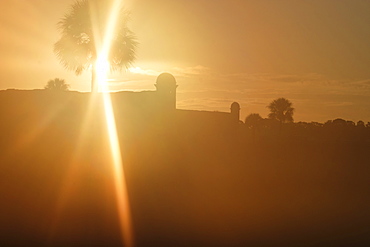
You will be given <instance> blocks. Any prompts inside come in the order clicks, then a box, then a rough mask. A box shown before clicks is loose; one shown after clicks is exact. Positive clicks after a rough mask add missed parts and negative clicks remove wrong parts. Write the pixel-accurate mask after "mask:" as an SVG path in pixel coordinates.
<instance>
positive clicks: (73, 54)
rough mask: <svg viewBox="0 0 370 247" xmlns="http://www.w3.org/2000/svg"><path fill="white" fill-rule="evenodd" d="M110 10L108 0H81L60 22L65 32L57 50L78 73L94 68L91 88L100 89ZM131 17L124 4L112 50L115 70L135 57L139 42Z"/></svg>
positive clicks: (125, 66)
mask: <svg viewBox="0 0 370 247" xmlns="http://www.w3.org/2000/svg"><path fill="white" fill-rule="evenodd" d="M108 2H109V1H108ZM110 14H111V13H110V12H109V6H108V5H107V1H102V0H78V1H76V2H75V3H74V4H72V6H71V9H70V11H69V12H68V13H67V14H65V15H64V17H63V18H62V19H61V20H60V21H59V23H58V27H59V29H60V32H61V35H62V36H61V38H60V39H59V41H57V42H56V43H55V44H54V52H55V54H56V55H57V57H58V59H59V61H60V62H61V64H62V65H63V66H64V67H65V68H66V69H69V70H72V71H74V72H75V73H76V75H80V74H81V73H82V72H83V71H84V70H87V69H89V68H91V71H92V76H91V91H96V90H97V85H96V70H97V69H98V68H97V58H98V53H99V50H100V49H101V45H102V41H103V36H104V34H105V31H106V29H107V28H106V23H107V20H108V17H109V15H110ZM128 20H129V14H128V12H127V11H125V10H124V9H123V8H121V9H120V12H119V15H118V18H117V25H116V29H115V30H114V35H113V37H112V40H111V49H110V53H109V54H108V62H109V65H110V69H111V71H116V70H122V68H127V67H128V66H130V65H131V63H132V62H133V61H134V60H135V50H136V47H137V44H138V42H137V40H136V36H135V35H134V33H133V32H132V31H131V30H130V29H129V28H128V26H127V23H128Z"/></svg>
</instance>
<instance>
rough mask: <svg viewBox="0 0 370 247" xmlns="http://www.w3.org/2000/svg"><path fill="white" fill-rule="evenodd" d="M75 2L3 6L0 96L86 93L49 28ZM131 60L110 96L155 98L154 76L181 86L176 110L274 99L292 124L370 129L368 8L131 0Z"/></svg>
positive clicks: (315, 0)
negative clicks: (61, 85) (54, 85)
mask: <svg viewBox="0 0 370 247" xmlns="http://www.w3.org/2000/svg"><path fill="white" fill-rule="evenodd" d="M73 2H74V1H73V0H53V1H50V0H32V1H30V0H1V2H0V8H1V10H2V14H1V15H0V34H1V39H0V55H1V60H0V89H7V88H19V89H32V88H43V86H44V85H45V84H46V82H47V81H48V80H49V79H53V78H55V77H59V78H63V79H66V81H67V83H69V84H70V85H71V89H72V90H79V91H88V90H89V89H90V75H89V73H88V72H85V73H84V74H83V75H81V76H78V77H77V76H75V75H74V73H73V72H71V71H66V70H64V69H63V67H62V66H61V65H60V64H59V63H58V61H57V59H56V57H55V55H54V54H53V44H54V43H55V42H56V41H57V40H58V38H59V34H58V31H57V29H56V23H57V22H58V20H59V19H60V18H61V17H62V16H63V14H64V13H66V11H67V10H68V7H69V6H70V5H71V3H73ZM126 4H127V7H128V8H129V9H130V10H131V12H132V22H131V24H130V26H131V28H132V30H133V31H134V32H135V33H136V35H137V36H138V40H139V42H140V46H139V47H138V58H137V61H136V63H135V65H134V66H135V67H137V68H136V69H134V70H132V72H126V73H122V74H115V75H112V76H111V79H112V81H115V82H114V83H113V82H112V89H114V90H154V86H153V84H154V82H155V77H156V75H158V74H159V73H160V72H163V71H168V72H171V73H173V74H174V75H175V76H176V78H177V80H178V84H179V87H178V108H186V109H203V110H212V111H213V110H218V111H228V110H229V106H230V104H231V103H232V102H233V101H238V102H239V103H240V104H241V107H242V118H243V119H244V117H245V116H246V115H248V114H249V113H252V112H257V113H260V114H261V115H262V116H263V117H266V116H267V113H268V110H267V108H266V105H268V103H269V102H270V101H271V100H273V99H275V98H278V97H286V98H288V99H290V100H291V101H292V102H293V104H294V107H295V108H296V113H295V121H319V122H324V121H326V120H328V119H334V118H338V117H341V118H344V119H348V120H353V121H358V120H364V121H370V69H369V67H370V45H369V44H370V28H369V24H370V15H369V13H370V1H363V0H341V1H337V0H311V1H296V0H279V1H275V0H259V1H257V0H251V1H248V0H228V1H227V0H219V1H215V0H197V1H195V0H194V1H189V0H128V1H126Z"/></svg>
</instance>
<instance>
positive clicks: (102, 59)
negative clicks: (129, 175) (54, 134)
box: [96, 0, 134, 247]
mask: <svg viewBox="0 0 370 247" xmlns="http://www.w3.org/2000/svg"><path fill="white" fill-rule="evenodd" d="M121 3H122V1H120V0H115V1H114V2H113V4H112V7H111V11H110V15H109V19H108V20H107V24H106V33H105V34H104V37H103V42H102V46H101V47H102V48H101V50H99V51H98V60H97V64H96V68H97V71H96V75H97V81H98V85H99V87H100V91H101V92H102V97H103V102H104V111H105V120H106V127H107V132H108V136H109V143H110V150H111V156H112V170H113V177H114V183H115V190H116V202H117V210H118V215H119V221H120V226H121V233H122V237H123V241H124V244H125V246H127V247H132V246H133V245H134V243H133V233H132V224H131V213H130V206H129V198H128V194H127V187H126V180H125V174H124V169H123V164H122V156H121V155H122V154H121V148H120V143H119V140H118V135H117V128H116V121H115V117H114V111H113V106H112V101H111V98H110V94H109V88H108V83H107V74H108V70H109V63H108V62H107V57H108V54H109V50H110V48H111V40H112V37H113V35H114V30H115V28H116V21H117V17H118V14H119V10H120V7H121Z"/></svg>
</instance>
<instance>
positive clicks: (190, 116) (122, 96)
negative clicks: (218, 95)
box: [0, 73, 240, 131]
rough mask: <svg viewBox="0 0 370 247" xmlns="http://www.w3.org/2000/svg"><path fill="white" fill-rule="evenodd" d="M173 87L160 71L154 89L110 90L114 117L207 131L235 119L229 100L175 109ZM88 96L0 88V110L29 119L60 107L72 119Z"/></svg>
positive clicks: (236, 113)
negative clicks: (225, 105)
mask: <svg viewBox="0 0 370 247" xmlns="http://www.w3.org/2000/svg"><path fill="white" fill-rule="evenodd" d="M177 86H178V85H177V83H176V79H175V77H174V76H173V75H171V74H169V73H162V74H160V75H159V76H158V77H157V80H156V83H155V87H156V91H142V92H130V91H120V92H115V93H111V99H112V103H113V106H114V112H115V114H116V116H117V118H121V119H125V121H127V122H128V124H132V126H136V125H137V126H138V127H140V126H141V127H143V126H144V125H143V122H151V123H158V125H164V124H166V123H169V124H171V125H176V126H178V127H179V128H183V129H189V128H190V130H191V129H194V128H196V129H203V130H202V131H208V130H206V129H211V130H215V129H219V128H221V127H222V128H223V127H225V128H224V129H230V128H229V127H230V125H232V124H237V123H238V122H239V115H240V114H239V112H240V106H239V104H238V103H236V102H234V103H232V105H231V112H212V111H196V110H184V109H176V89H177ZM89 99H90V93H79V92H73V91H69V92H50V91H48V90H40V89H37V90H14V89H9V90H3V91H0V103H1V105H2V106H3V107H2V108H3V109H2V110H1V109H0V110H1V113H3V114H6V113H5V112H8V111H9V109H11V111H12V112H14V114H17V112H18V113H19V114H21V113H27V114H28V113H29V115H30V117H31V118H37V116H41V115H43V114H47V113H48V112H56V111H60V109H63V108H64V110H63V112H65V114H68V116H70V117H71V119H72V118H74V117H72V116H78V115H79V114H84V112H86V111H87V109H88V105H89ZM100 105H102V104H100ZM100 105H99V104H98V105H96V106H95V108H96V107H101V106H100ZM35 113H37V114H35ZM12 114H13V113H12ZM53 114H55V113H53ZM58 114H59V113H58ZM63 114H64V113H63ZM24 116H26V115H24ZM148 124H149V123H148ZM212 127H215V128H212Z"/></svg>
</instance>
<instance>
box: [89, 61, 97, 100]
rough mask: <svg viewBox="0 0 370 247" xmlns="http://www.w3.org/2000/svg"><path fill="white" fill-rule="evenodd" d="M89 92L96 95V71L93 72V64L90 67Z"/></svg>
mask: <svg viewBox="0 0 370 247" xmlns="http://www.w3.org/2000/svg"><path fill="white" fill-rule="evenodd" d="M91 92H92V93H93V92H94V93H96V92H98V85H97V83H96V70H95V64H94V63H93V64H92V66H91Z"/></svg>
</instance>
